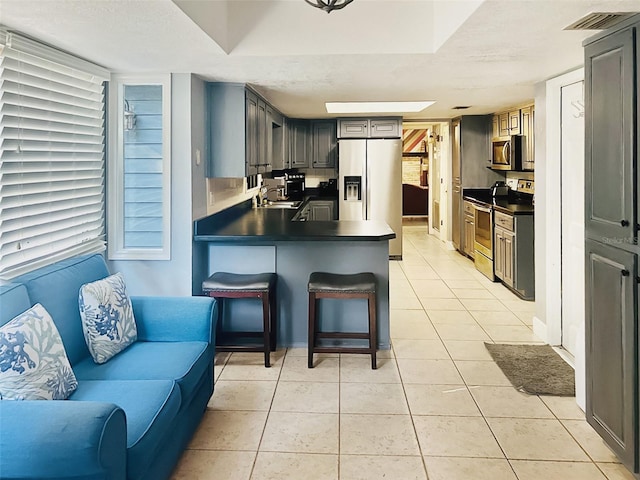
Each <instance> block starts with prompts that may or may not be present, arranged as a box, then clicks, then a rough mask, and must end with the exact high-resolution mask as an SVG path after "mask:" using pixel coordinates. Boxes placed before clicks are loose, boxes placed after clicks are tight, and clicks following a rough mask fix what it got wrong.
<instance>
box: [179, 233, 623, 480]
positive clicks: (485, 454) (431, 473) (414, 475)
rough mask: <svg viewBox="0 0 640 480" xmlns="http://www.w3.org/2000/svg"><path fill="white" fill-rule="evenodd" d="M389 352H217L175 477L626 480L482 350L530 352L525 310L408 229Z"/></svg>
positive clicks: (394, 277)
mask: <svg viewBox="0 0 640 480" xmlns="http://www.w3.org/2000/svg"><path fill="white" fill-rule="evenodd" d="M390 276H391V287H390V288H391V297H390V303H391V337H392V346H393V349H392V350H391V351H386V352H385V351H382V352H379V360H378V369H377V370H371V368H370V359H369V357H368V356H362V355H322V356H320V357H319V358H318V360H317V361H316V364H317V365H316V367H315V368H314V369H308V368H307V366H306V356H305V355H306V350H305V349H289V350H286V351H285V350H282V351H278V352H276V353H275V354H273V355H272V362H273V366H272V368H270V369H265V368H264V366H263V364H262V361H263V359H262V355H261V354H249V353H244V354H241V353H234V354H219V355H218V356H217V357H216V372H215V373H216V387H215V392H214V395H213V397H212V399H211V401H210V403H209V409H208V411H207V412H206V413H205V416H204V419H203V421H202V424H201V426H200V428H199V430H198V431H197V433H196V435H195V437H194V438H193V440H192V442H191V444H190V445H189V448H188V450H186V452H185V453H184V455H183V456H182V459H181V461H180V463H179V465H178V467H177V468H176V470H175V472H174V475H173V478H174V479H203V480H206V479H216V480H226V479H228V480H235V479H238V480H249V479H251V480H266V479H278V480H282V479H296V480H298V479H312V480H316V479H317V480H324V479H327V480H335V479H341V480H360V479H362V480H376V479H387V480H410V479H416V480H425V479H427V478H428V479H429V480H457V479H461V480H469V479H473V480H482V479H491V480H514V479H520V480H537V479H551V480H553V479H563V480H574V479H575V480H578V479H579V480H592V479H593V480H596V479H597V480H605V479H609V480H632V476H631V474H630V473H629V472H628V471H627V470H625V468H624V467H622V466H621V465H620V464H619V463H617V461H616V458H615V456H614V455H613V454H612V453H611V452H610V450H609V449H608V448H607V447H606V446H605V444H604V443H603V442H602V440H601V439H600V438H599V437H598V436H597V435H596V433H595V432H594V431H593V430H592V429H591V427H590V426H589V425H588V424H587V423H586V422H585V420H584V414H583V413H582V411H581V410H580V409H579V408H578V407H577V406H576V404H575V399H574V398H562V397H537V396H529V395H525V394H521V393H519V392H518V391H516V390H515V389H514V388H513V387H512V386H511V385H510V383H509V381H508V380H507V379H506V377H505V376H504V375H503V374H502V371H501V370H500V369H499V368H498V367H497V366H496V364H495V363H494V362H493V361H492V359H491V357H490V356H489V354H488V353H487V351H486V349H485V347H484V344H483V342H492V341H493V342H509V343H517V342H522V343H540V341H539V339H537V338H536V337H535V335H534V334H533V331H532V328H531V325H532V317H533V303H532V302H525V301H522V300H519V299H518V298H517V297H515V296H514V295H513V294H512V293H511V292H509V291H508V290H507V289H506V288H504V287H503V286H501V285H499V284H494V283H491V282H489V281H488V280H487V279H485V278H484V277H483V276H482V275H481V274H480V273H479V272H477V271H476V270H475V268H474V266H473V263H472V262H471V261H470V260H468V259H466V258H464V257H463V256H461V255H460V254H458V253H456V252H452V251H448V250H446V249H445V248H444V245H443V244H442V243H441V242H439V241H437V240H436V239H434V238H433V237H430V236H428V235H427V234H426V227H424V226H406V227H404V256H403V260H402V261H401V262H391V263H390Z"/></svg>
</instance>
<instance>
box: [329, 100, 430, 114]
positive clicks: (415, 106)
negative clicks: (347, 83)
mask: <svg viewBox="0 0 640 480" xmlns="http://www.w3.org/2000/svg"><path fill="white" fill-rule="evenodd" d="M434 103H435V102H431V101H422V102H327V103H325V106H326V108H327V113H404V112H421V111H422V110H424V109H425V108H427V107H430V106H431V105H433V104H434Z"/></svg>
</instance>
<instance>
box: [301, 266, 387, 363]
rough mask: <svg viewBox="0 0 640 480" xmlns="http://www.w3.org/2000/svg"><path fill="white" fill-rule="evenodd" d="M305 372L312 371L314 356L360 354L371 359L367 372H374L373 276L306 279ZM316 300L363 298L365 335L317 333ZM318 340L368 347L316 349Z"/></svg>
mask: <svg viewBox="0 0 640 480" xmlns="http://www.w3.org/2000/svg"><path fill="white" fill-rule="evenodd" d="M308 290H309V365H308V366H309V368H313V354H314V353H316V352H317V353H364V354H370V355H371V368H372V369H374V370H375V369H376V368H377V363H376V350H377V347H378V332H377V326H376V325H377V324H376V277H375V275H374V274H373V273H356V274H348V275H344V274H336V273H325V272H313V273H312V274H311V275H310V276H309V286H308ZM320 298H338V299H349V298H366V299H367V303H368V313H369V328H368V332H367V333H353V332H319V331H318V324H317V319H316V300H318V299H320ZM320 338H341V339H368V340H369V347H368V348H367V347H351V346H344V347H342V346H332V347H328V346H324V347H323V346H317V341H318V339H320Z"/></svg>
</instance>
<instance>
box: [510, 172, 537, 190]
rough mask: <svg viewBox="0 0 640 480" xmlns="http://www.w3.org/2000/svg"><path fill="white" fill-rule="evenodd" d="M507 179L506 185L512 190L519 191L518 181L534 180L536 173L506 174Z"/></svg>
mask: <svg viewBox="0 0 640 480" xmlns="http://www.w3.org/2000/svg"><path fill="white" fill-rule="evenodd" d="M506 173H507V178H506V180H505V183H506V184H507V185H509V187H510V188H511V189H512V190H517V189H518V180H519V179H521V178H523V179H525V180H533V179H534V178H533V177H534V173H533V172H506Z"/></svg>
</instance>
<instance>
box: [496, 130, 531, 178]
mask: <svg viewBox="0 0 640 480" xmlns="http://www.w3.org/2000/svg"><path fill="white" fill-rule="evenodd" d="M522 140H523V136H522V135H511V136H510V137H507V138H503V139H500V140H495V141H494V142H493V143H492V146H493V149H492V150H493V153H492V157H491V168H492V169H494V170H522V157H523V154H524V142H523V141H522Z"/></svg>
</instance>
